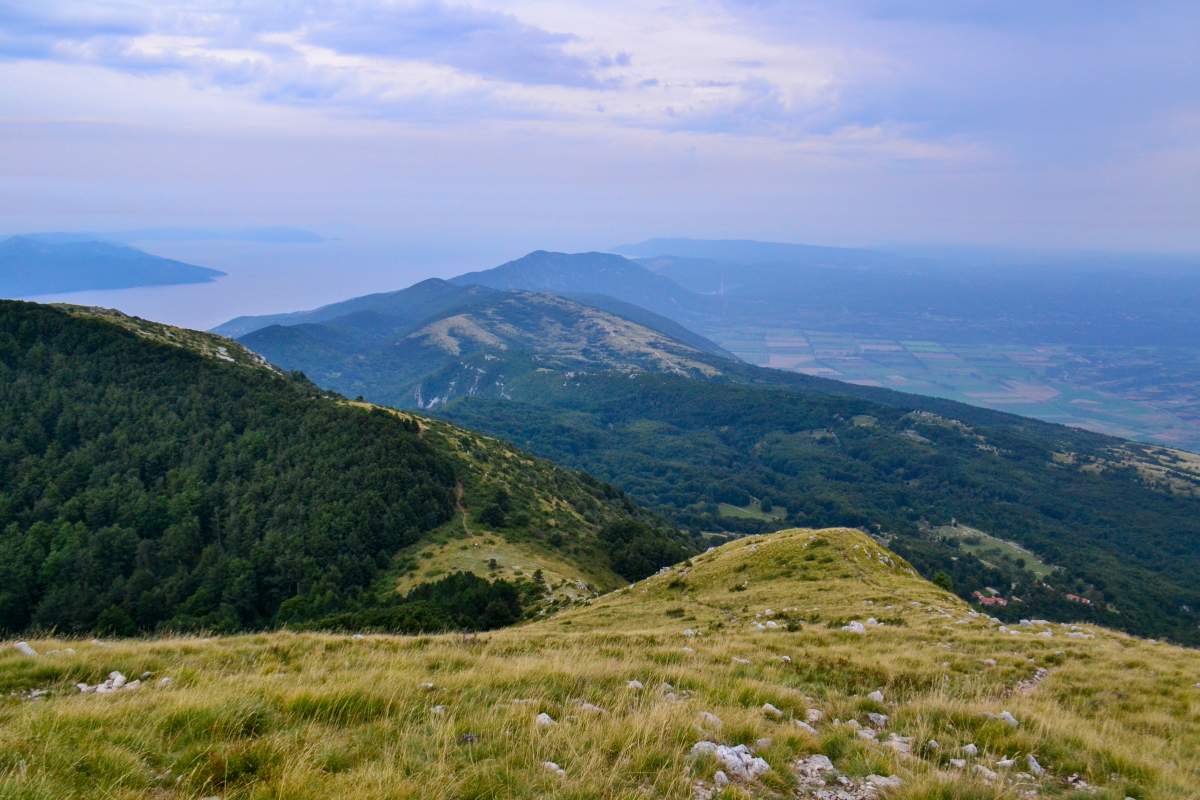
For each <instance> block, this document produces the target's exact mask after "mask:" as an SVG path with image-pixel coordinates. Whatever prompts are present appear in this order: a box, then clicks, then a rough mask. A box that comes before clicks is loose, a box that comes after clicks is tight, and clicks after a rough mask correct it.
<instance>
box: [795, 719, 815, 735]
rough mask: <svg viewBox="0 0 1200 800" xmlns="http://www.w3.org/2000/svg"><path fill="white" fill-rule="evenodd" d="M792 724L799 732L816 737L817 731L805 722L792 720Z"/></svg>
mask: <svg viewBox="0 0 1200 800" xmlns="http://www.w3.org/2000/svg"><path fill="white" fill-rule="evenodd" d="M792 724H793V725H795V726H796V727H797V728H799V729H800V730H802V731H804V732H805V733H811V734H812V735H813V736H816V735H817V729H816V728H814V727H813V726H812V725H809V724H808V723H807V722H803V721H801V720H798V719H794V720H792Z"/></svg>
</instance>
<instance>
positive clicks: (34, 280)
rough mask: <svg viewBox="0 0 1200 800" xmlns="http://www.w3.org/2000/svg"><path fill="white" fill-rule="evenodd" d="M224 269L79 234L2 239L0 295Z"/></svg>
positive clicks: (176, 280) (155, 280)
mask: <svg viewBox="0 0 1200 800" xmlns="http://www.w3.org/2000/svg"><path fill="white" fill-rule="evenodd" d="M224 274H225V273H224V272H221V271H220V270H215V269H209V268H208V267H198V266H195V265H194V264H186V263H184V262H182V261H175V260H173V259H170V258H162V257H160V256H156V255H152V254H150V253H147V252H145V251H143V250H138V249H137V248H134V247H129V246H128V245H124V244H118V243H116V242H111V241H103V240H99V239H87V238H86V237H82V236H80V235H78V234H35V235H23V236H11V237H9V238H7V239H4V240H0V297H31V296H35V295H42V294H59V293H63V292H81V291H88V290H96V289H129V288H133V287H135V286H167V285H175V284H183V283H208V282H209V281H213V280H216V279H217V278H220V277H222V276H223V275H224Z"/></svg>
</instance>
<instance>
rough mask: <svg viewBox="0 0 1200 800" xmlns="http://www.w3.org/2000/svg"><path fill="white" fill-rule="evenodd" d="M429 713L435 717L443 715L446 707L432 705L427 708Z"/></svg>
mask: <svg viewBox="0 0 1200 800" xmlns="http://www.w3.org/2000/svg"><path fill="white" fill-rule="evenodd" d="M429 713H430V714H433V715H434V716H435V717H441V716H445V714H446V707H445V706H434V707H433V708H431V709H429Z"/></svg>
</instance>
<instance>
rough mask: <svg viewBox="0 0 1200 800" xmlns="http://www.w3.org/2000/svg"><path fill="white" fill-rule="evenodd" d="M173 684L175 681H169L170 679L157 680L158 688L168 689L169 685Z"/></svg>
mask: <svg viewBox="0 0 1200 800" xmlns="http://www.w3.org/2000/svg"><path fill="white" fill-rule="evenodd" d="M174 682H175V681H173V680H171V679H170V678H159V679H158V688H160V689H166V688H168V687H170V686H171V684H173V683H174Z"/></svg>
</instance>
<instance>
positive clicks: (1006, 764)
mask: <svg viewBox="0 0 1200 800" xmlns="http://www.w3.org/2000/svg"><path fill="white" fill-rule="evenodd" d="M1016 763H1017V760H1016V759H1015V758H1002V759H1000V760H999V761H997V762H996V768H997V769H1012V768H1013V766H1014V765H1015V764H1016Z"/></svg>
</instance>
